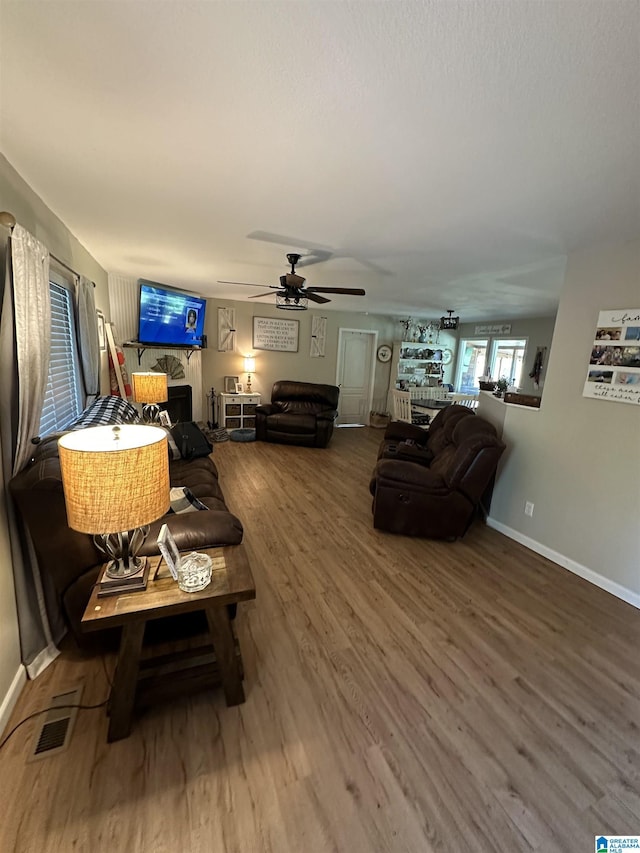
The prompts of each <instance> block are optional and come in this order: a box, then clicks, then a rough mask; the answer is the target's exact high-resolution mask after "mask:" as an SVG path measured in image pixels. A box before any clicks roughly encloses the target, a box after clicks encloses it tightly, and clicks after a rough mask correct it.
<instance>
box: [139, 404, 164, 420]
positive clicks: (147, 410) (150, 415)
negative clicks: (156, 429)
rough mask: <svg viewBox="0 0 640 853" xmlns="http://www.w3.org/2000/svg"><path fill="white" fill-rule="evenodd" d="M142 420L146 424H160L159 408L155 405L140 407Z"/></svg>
mask: <svg viewBox="0 0 640 853" xmlns="http://www.w3.org/2000/svg"><path fill="white" fill-rule="evenodd" d="M142 419H143V421H144V422H145V423H146V424H157V423H160V406H159V405H158V404H157V403H145V404H144V406H143V407H142Z"/></svg>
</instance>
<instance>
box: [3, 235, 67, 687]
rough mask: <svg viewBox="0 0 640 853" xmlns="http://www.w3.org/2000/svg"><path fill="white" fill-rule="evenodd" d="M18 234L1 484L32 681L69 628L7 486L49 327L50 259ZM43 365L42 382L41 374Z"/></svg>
mask: <svg viewBox="0 0 640 853" xmlns="http://www.w3.org/2000/svg"><path fill="white" fill-rule="evenodd" d="M0 230H1V229H0ZM16 231H17V233H16ZM14 235H15V242H14V237H11V239H10V240H8V239H7V236H6V234H4V233H3V234H2V235H0V236H1V239H0V272H1V274H2V285H3V287H2V308H1V314H0V387H1V388H2V394H0V455H1V461H2V471H1V477H0V479H1V482H2V486H3V491H4V501H3V503H4V508H5V511H6V516H7V526H8V529H9V538H10V542H11V562H12V566H13V576H14V586H15V595H16V606H17V611H18V626H19V632H20V648H21V655H22V662H23V663H24V665H25V667H26V670H27V673H28V674H29V676H30V677H31V678H34V677H35V676H36V675H38V674H39V673H40V672H41V671H42V670H43V669H44V668H45V667H46V666H47V665H48V664H49V663H50V662H51V661H52V660H53V659H54V658H55V657H56V656H57V654H58V650H57V648H56V641H59V640H60V638H61V637H62V635H63V633H64V625H63V624H58V625H55V626H52V625H50V623H49V620H48V617H47V613H46V608H45V603H44V593H43V589H42V583H41V580H40V576H39V573H38V564H37V560H36V559H35V555H34V554H33V547H32V545H31V542H30V540H29V538H28V536H27V535H26V533H25V531H24V530H23V529H22V525H21V524H20V522H19V520H18V519H17V518H16V515H15V513H14V509H13V502H12V499H11V496H10V494H9V492H8V488H7V487H8V483H9V480H10V479H11V477H12V476H13V473H14V471H15V470H19V469H17V468H16V463H17V462H18V460H19V458H20V456H19V454H20V455H21V456H22V457H23V458H24V459H25V461H26V460H27V459H28V457H29V453H30V450H31V448H32V446H33V445H32V444H31V438H32V436H34V435H36V434H37V428H38V426H39V421H40V412H41V411H42V400H43V396H44V385H45V383H46V377H47V372H48V364H49V340H50V329H51V322H50V316H49V280H48V279H49V275H48V258H49V256H48V252H46V250H44V252H45V253H46V259H44V258H43V257H42V252H43V249H44V247H42V244H41V243H38V241H37V240H35V238H33V237H32V236H31V235H29V234H27V232H25V231H24V229H21V228H20V226H15V228H14ZM25 235H26V239H25ZM17 244H19V245H17ZM14 250H15V251H14ZM27 256H29V257H27ZM14 260H15V261H16V263H15V264H14ZM32 261H33V263H32ZM15 270H17V271H18V272H17V277H16V276H14V271H15ZM41 273H42V275H41ZM36 280H38V281H39V282H40V284H39V285H37V287H42V286H43V285H42V282H43V281H44V280H46V287H45V289H46V297H42V294H41V293H37V292H36V293H34V292H33V291H34V289H35V288H36ZM45 316H46V317H47V319H46V330H45V329H43V328H38V327H37V325H38V324H39V323H42V322H45V320H44V319H43V318H44V317H45ZM25 336H26V337H25ZM31 348H33V350H35V351H37V352H36V353H35V354H34V356H33V358H32V357H31V356H30V353H29V350H30V349H31ZM43 363H44V365H45V367H44V381H42V377H41V371H42V364H43ZM41 388H42V393H41V394H40V389H41ZM22 465H24V462H23V463H22ZM20 467H22V466H20Z"/></svg>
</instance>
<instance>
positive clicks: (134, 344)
mask: <svg viewBox="0 0 640 853" xmlns="http://www.w3.org/2000/svg"><path fill="white" fill-rule="evenodd" d="M122 346H123V347H127V348H128V349H135V350H137V351H138V366H139V365H140V364H141V363H142V354H143V353H144V351H145V350H148V349H161V350H168V349H179V350H182V352H186V354H187V361H189V359H190V358H191V356H192V355H193V354H194V352H200V350H201V349H202V347H181V346H177V345H176V344H157V345H155V344H141V343H140V342H139V341H127V342H126V343H124V344H122Z"/></svg>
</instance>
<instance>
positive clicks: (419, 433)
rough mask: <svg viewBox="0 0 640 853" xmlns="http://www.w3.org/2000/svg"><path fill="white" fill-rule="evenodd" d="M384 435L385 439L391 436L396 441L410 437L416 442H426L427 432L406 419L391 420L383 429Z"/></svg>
mask: <svg viewBox="0 0 640 853" xmlns="http://www.w3.org/2000/svg"><path fill="white" fill-rule="evenodd" d="M384 437H385V440H386V439H388V438H393V439H396V441H404V440H405V439H407V438H412V439H413V440H414V441H415V443H416V444H426V443H427V439H428V437H429V433H428V432H427V431H426V430H424V429H420V427H419V426H415V425H414V424H409V423H407V422H406V421H391V423H390V424H389V426H388V427H387V428H386V430H385V431H384Z"/></svg>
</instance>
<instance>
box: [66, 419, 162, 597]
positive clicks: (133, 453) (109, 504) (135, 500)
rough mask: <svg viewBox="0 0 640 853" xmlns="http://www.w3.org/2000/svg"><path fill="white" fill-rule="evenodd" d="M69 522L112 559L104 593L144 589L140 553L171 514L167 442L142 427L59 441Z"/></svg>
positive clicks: (88, 432) (95, 430)
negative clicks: (152, 525) (156, 524)
mask: <svg viewBox="0 0 640 853" xmlns="http://www.w3.org/2000/svg"><path fill="white" fill-rule="evenodd" d="M58 448H59V453H60V468H61V472H62V485H63V488H64V497H65V501H66V505H67V520H68V524H69V527H71V528H72V530H78V531H80V532H81V533H90V534H93V541H94V543H95V545H96V547H97V548H98V549H99V550H100V551H101V552H102V553H103V554H105V556H106V557H107V558H109V563H108V565H107V567H106V570H105V572H104V574H103V577H102V581H101V589H102V590H103V594H108V591H109V590H110V589H112V590H114V591H118V592H120V591H122V589H123V588H126V589H131V590H132V591H133V589H144V588H145V586H146V576H147V573H148V572H147V567H146V558H144V557H142V558H140V557H138V552H139V550H140V548H141V547H142V545H143V544H144V541H145V539H146V537H147V535H148V533H149V524H150V523H151V522H152V521H156V519H158V518H160V517H161V516H162V515H164V514H165V513H166V512H167V511H168V509H169V454H168V450H167V436H166V433H165V432H164V430H162V429H159V428H158V427H152V426H143V425H141V424H135V425H134V424H126V425H121V426H99V427H90V428H88V429H83V430H78V431H76V432H70V433H67V435H64V436H63V437H62V438H61V439H60V440H59V441H58Z"/></svg>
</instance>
